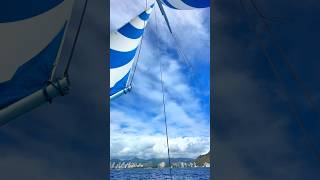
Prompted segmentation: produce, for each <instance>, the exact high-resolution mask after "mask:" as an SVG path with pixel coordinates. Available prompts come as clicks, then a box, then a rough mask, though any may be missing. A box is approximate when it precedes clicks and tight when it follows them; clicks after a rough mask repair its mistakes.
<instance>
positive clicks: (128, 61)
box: [109, 4, 154, 96]
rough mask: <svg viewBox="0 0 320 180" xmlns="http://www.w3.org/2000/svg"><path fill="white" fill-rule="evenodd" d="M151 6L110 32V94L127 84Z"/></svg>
mask: <svg viewBox="0 0 320 180" xmlns="http://www.w3.org/2000/svg"><path fill="white" fill-rule="evenodd" d="M153 7H154V4H153V5H152V6H150V7H149V8H148V9H147V10H145V11H144V12H142V13H141V14H139V15H138V16H137V17H135V18H134V19H132V20H131V21H130V22H128V23H127V24H125V25H124V26H122V27H121V28H119V29H118V30H117V31H115V32H112V33H111V34H110V92H109V95H110V96H112V95H113V94H116V93H117V92H119V91H121V90H123V89H124V88H126V86H127V84H128V80H129V77H130V73H131V69H132V66H133V64H134V62H135V55H136V52H137V49H138V47H139V45H140V43H141V39H142V35H143V32H144V28H145V26H146V24H147V22H148V19H149V16H150V14H151V12H152V9H153Z"/></svg>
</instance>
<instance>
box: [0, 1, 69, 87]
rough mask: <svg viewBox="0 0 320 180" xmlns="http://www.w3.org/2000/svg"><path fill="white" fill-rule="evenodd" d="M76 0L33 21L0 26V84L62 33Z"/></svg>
mask: <svg viewBox="0 0 320 180" xmlns="http://www.w3.org/2000/svg"><path fill="white" fill-rule="evenodd" d="M72 2H73V0H65V1H63V2H62V3H61V4H59V5H58V6H56V7H54V8H53V9H51V10H49V11H47V12H45V13H42V14H40V15H37V16H35V17H32V18H28V19H25V20H20V21H16V22H9V23H0V39H1V41H0V49H1V53H0V83H1V82H4V81H7V80H10V79H11V77H12V76H13V74H14V73H15V72H16V70H17V68H18V67H19V66H21V65H22V64H24V63H26V62H27V61H28V60H30V59H31V58H33V57H34V56H35V55H37V54H38V53H39V52H41V50H43V49H44V48H45V47H46V46H47V45H48V44H49V43H50V42H51V41H52V40H53V38H54V37H55V36H56V35H57V34H58V33H59V31H60V30H61V28H62V27H63V25H64V24H65V21H66V20H67V19H68V18H69V16H70V13H71V6H72Z"/></svg>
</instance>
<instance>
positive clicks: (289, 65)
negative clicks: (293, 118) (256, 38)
mask: <svg viewBox="0 0 320 180" xmlns="http://www.w3.org/2000/svg"><path fill="white" fill-rule="evenodd" d="M250 2H251V5H252V6H253V7H254V9H255V11H256V12H257V14H258V15H259V17H260V19H261V20H262V23H263V25H264V26H265V28H266V30H267V32H268V34H269V35H270V37H271V40H272V42H273V44H275V45H276V48H277V49H278V51H279V52H280V55H281V56H282V59H283V61H284V63H285V65H286V67H287V68H288V69H289V72H290V74H291V76H292V78H293V80H294V81H296V82H297V83H298V86H299V87H300V89H301V90H302V91H303V94H304V96H305V98H306V100H307V102H308V105H309V106H310V107H311V110H312V111H313V112H314V113H315V114H317V116H318V113H317V109H318V108H317V105H316V103H315V102H314V98H313V95H312V93H311V92H310V91H309V90H308V89H307V88H306V86H305V84H304V82H303V80H302V79H301V78H300V76H299V75H298V73H297V72H296V71H295V69H294V67H293V65H292V63H290V61H289V60H288V57H287V56H286V54H285V52H284V49H283V48H282V47H281V45H280V44H279V43H277V41H276V40H275V38H274V33H273V32H272V30H271V28H270V26H269V25H268V23H267V22H266V19H267V17H266V16H265V15H263V13H261V11H260V10H259V8H258V7H257V5H256V3H255V1H254V0H250Z"/></svg>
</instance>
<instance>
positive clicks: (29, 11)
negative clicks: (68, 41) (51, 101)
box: [0, 0, 73, 109]
mask: <svg viewBox="0 0 320 180" xmlns="http://www.w3.org/2000/svg"><path fill="white" fill-rule="evenodd" d="M72 5H73V0H50V1H38V0H23V1H20V0H2V1H1V2H0V39H1V41H0V52H1V53H0V109H2V108H5V107H7V106H8V105H10V104H12V103H14V102H16V101H18V100H20V99H22V98H24V97H26V96H28V95H30V94H32V93H33V92H35V91H37V90H39V89H42V88H43V87H44V85H45V82H46V81H47V80H49V79H50V77H51V73H52V69H53V64H54V63H55V62H56V61H57V59H58V57H59V52H60V50H61V46H62V43H63V39H64V34H65V31H66V27H67V24H68V20H69V18H70V15H71V9H72Z"/></svg>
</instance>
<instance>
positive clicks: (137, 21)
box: [130, 17, 147, 29]
mask: <svg viewBox="0 0 320 180" xmlns="http://www.w3.org/2000/svg"><path fill="white" fill-rule="evenodd" d="M144 22H145V21H144V20H142V19H141V18H139V17H136V18H134V19H132V20H131V21H130V24H131V25H132V26H133V27H135V28H137V29H143V28H145V26H144ZM146 25H147V21H146Z"/></svg>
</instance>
